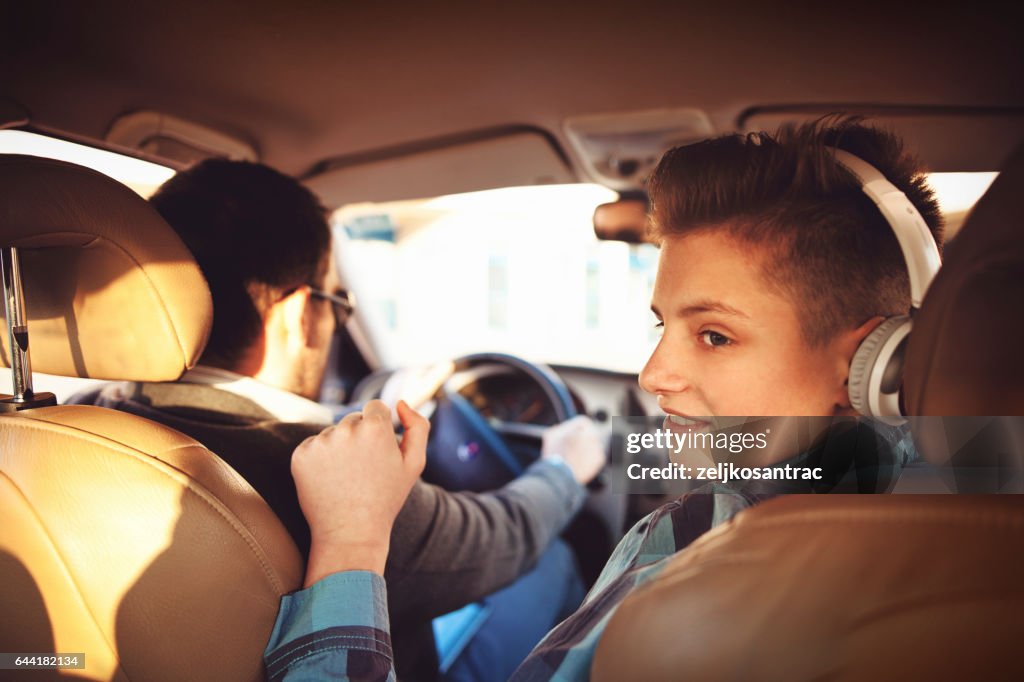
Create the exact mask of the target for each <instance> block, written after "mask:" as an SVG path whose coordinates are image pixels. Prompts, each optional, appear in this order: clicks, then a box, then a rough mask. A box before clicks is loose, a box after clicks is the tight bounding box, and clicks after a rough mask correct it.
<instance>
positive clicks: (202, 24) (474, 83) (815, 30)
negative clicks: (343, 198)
mask: <svg viewBox="0 0 1024 682" xmlns="http://www.w3.org/2000/svg"><path fill="white" fill-rule="evenodd" d="M873 4H877V5H878V7H877V8H874V7H872V5H873ZM880 17H881V18H883V19H884V20H880ZM1018 25H1019V23H1018V22H1016V21H1013V20H1008V18H1007V17H1001V16H998V14H997V13H996V12H981V11H977V10H976V9H972V10H971V11H970V12H957V11H955V9H954V10H950V9H947V8H943V7H933V8H931V9H929V10H928V11H921V10H920V9H917V8H912V7H904V6H901V5H892V4H891V3H889V4H882V3H873V2H870V1H869V2H866V3H862V4H861V5H859V6H858V7H857V9H856V11H853V10H851V9H850V8H849V7H846V6H840V4H839V3H836V5H834V6H833V5H821V6H817V7H815V10H814V12H813V14H811V13H807V12H806V10H801V9H800V8H793V7H774V6H768V5H765V6H751V7H748V8H745V9H744V11H743V12H741V13H737V12H735V11H734V9H733V8H731V7H728V6H716V5H701V6H698V7H694V6H692V5H691V6H686V3H677V2H647V3H643V2H642V3H640V4H638V5H630V6H622V5H621V3H593V4H592V5H589V6H587V7H586V8H585V9H583V8H581V6H579V5H578V3H572V2H568V1H566V2H559V1H554V0H553V1H551V2H545V3H539V2H531V1H529V0H526V1H524V2H522V3H515V4H513V5H508V4H505V5H501V6H495V7H482V6H479V5H478V4H473V3H461V2H453V3H446V4H445V5H444V6H440V7H435V6H430V7H428V6H409V5H408V4H407V3H406V4H403V3H400V2H396V1H392V0H383V1H382V2H379V3H361V4H352V3H328V2H312V1H300V2H295V3H289V4H287V5H281V4H280V3H277V2H272V1H271V0H250V1H249V2H234V1H232V2H216V3H204V4H199V3H196V4H192V3H183V4H180V5H176V6H166V5H160V4H155V5H151V4H147V3H142V4H138V3H130V2H125V1H124V0H116V1H112V2H106V3H101V4H95V3H71V4H68V3H60V2H57V0H39V1H38V2H34V3H18V4H16V5H15V6H14V7H12V8H11V16H10V20H9V21H7V22H5V27H4V28H3V29H0V31H4V32H5V34H6V35H4V36H3V37H4V40H0V55H2V56H3V58H4V62H5V67H6V69H5V70H6V73H5V79H4V80H5V85H4V90H5V92H4V94H5V95H7V96H8V97H10V98H12V99H13V100H15V101H16V102H18V103H20V105H22V106H23V107H24V108H25V109H27V110H28V112H29V116H30V119H31V121H32V123H33V125H34V126H36V127H38V128H40V129H50V130H58V131H63V132H64V133H66V134H67V135H68V136H73V137H76V138H79V139H83V138H84V139H90V140H93V141H96V140H103V139H104V137H105V135H106V134H107V132H108V129H109V127H110V125H111V124H112V122H113V121H115V120H116V119H117V118H118V117H120V116H122V115H124V114H125V113H129V112H132V111H140V110H154V111H159V112H163V113H167V114H170V115H173V116H178V117H180V118H182V119H185V120H189V121H194V122H196V123H200V124H202V125H205V126H208V127H210V128H213V129H215V130H219V131H222V132H224V133H225V134H228V135H231V136H233V137H235V138H237V139H242V140H251V141H252V142H253V145H254V146H255V147H256V148H257V149H259V151H260V157H261V160H262V161H264V162H265V163H268V164H270V165H272V166H274V167H276V168H279V169H281V170H283V171H285V172H287V173H290V174H292V175H296V176H300V177H306V176H311V175H314V174H317V173H319V171H320V170H322V169H323V168H324V163H325V160H327V163H328V165H331V163H333V162H332V161H331V160H334V161H335V162H336V161H337V160H339V159H341V160H343V161H345V160H347V163H349V164H350V165H349V166H348V167H349V168H352V167H353V166H352V165H351V164H352V162H353V159H359V158H364V159H370V158H371V157H373V156H375V155H377V154H379V153H380V152H381V150H384V151H385V152H386V151H387V150H394V149H396V148H399V147H401V146H403V145H409V144H413V145H415V144H418V143H417V142H416V141H424V140H426V141H429V140H437V139H446V138H449V137H451V136H457V135H460V134H464V133H465V131H480V130H490V129H495V128H500V127H505V126H518V125H523V126H528V127H531V128H534V129H539V130H542V131H545V133H546V134H548V135H550V136H551V138H552V139H553V140H554V142H555V143H556V144H555V145H552V148H553V149H557V150H566V149H568V148H569V146H568V144H567V141H566V139H565V134H564V131H563V129H562V124H563V122H564V120H565V119H566V118H568V117H572V116H578V115H585V114H594V113H607V112H616V111H635V110H640V109H651V108H658V107H695V108H699V109H701V110H703V111H705V112H706V113H707V114H708V117H709V119H710V120H711V122H712V124H713V126H714V129H715V132H716V133H721V132H731V131H735V130H740V129H743V127H744V121H745V120H746V122H747V123H749V122H750V120H751V119H750V114H749V112H750V111H751V110H752V109H757V110H760V111H765V110H768V109H770V108H772V107H776V108H777V107H780V106H781V107H784V108H788V109H793V110H798V109H800V108H801V107H805V106H807V104H806V103H814V102H837V103H840V104H847V103H854V104H855V103H861V104H859V105H857V106H860V107H868V106H876V105H886V106H892V105H902V106H906V107H910V108H914V107H939V108H942V107H946V108H948V107H959V106H963V105H964V104H965V103H966V104H970V105H972V106H975V105H976V106H979V107H987V108H996V109H1001V110H1012V111H1016V110H1018V109H1019V108H1021V107H1024V87H1022V85H1024V83H1022V80H1024V79H1022V75H1024V68H1022V66H1024V44H1022V43H1021V41H1019V39H1018V36H1017V26H1018ZM908 27H909V28H908ZM780 46H784V49H780ZM8 108H11V107H8V106H7V105H3V106H2V107H0V113H4V112H6V111H7V109H8ZM16 110H17V107H14V108H12V111H16ZM5 115H6V114H5ZM985 125H986V126H987V127H986V130H988V131H990V133H991V137H993V138H1000V137H1003V136H1005V137H1007V139H1006V143H1005V148H1006V149H1010V148H1012V147H1013V146H1014V144H1015V143H1016V142H1017V141H1018V140H1019V139H1020V136H1019V129H1018V128H1017V127H1016V126H1015V125H1014V126H1011V127H1009V128H1002V129H1000V128H999V127H998V126H996V125H995V124H994V123H993V122H992V120H991V118H990V119H988V121H987V123H985ZM1015 136H1016V137H1015ZM1010 138H1014V139H1010ZM410 141H412V142H410ZM932 151H933V150H931V149H928V148H922V149H921V154H922V157H923V158H924V160H925V162H926V163H929V164H931V165H933V166H936V165H937V164H935V162H934V161H933V158H932ZM947 151H948V150H947ZM947 151H943V152H942V154H940V155H938V156H936V157H935V159H936V160H941V161H942V163H941V164H939V165H941V166H943V167H941V168H940V167H936V168H935V169H936V170H953V169H954V168H948V167H945V166H946V165H957V166H962V167H961V168H955V169H956V170H962V169H964V168H966V165H971V164H974V165H977V164H978V163H979V162H977V161H972V159H974V158H975V157H974V156H973V155H974V150H973V149H971V144H970V140H969V139H968V140H967V143H965V144H962V145H961V151H960V152H959V157H951V156H948V154H947ZM423 153H424V152H422V151H421V152H417V153H416V154H414V155H412V157H418V158H422V154H423ZM555 153H556V154H557V153H558V152H555ZM563 153H564V152H563ZM947 158H948V161H947V160H945V159H947ZM398 160H399V159H398V157H393V158H392V159H391V163H392V164H393V165H394V164H397V163H398ZM570 160H571V165H572V172H574V173H575V174H576V175H577V176H581V166H580V164H579V163H578V161H577V160H576V159H570ZM373 163H375V164H376V163H379V160H378V159H374V160H373ZM965 164H966V165H965ZM394 167H397V165H394ZM985 170H992V168H986V169H985ZM459 184H460V183H459V182H458V181H454V182H453V185H452V188H451V190H452V191H457V189H458V185H459Z"/></svg>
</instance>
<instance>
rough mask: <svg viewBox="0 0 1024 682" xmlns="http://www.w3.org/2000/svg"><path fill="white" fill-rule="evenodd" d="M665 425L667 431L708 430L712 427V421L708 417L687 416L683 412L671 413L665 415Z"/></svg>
mask: <svg viewBox="0 0 1024 682" xmlns="http://www.w3.org/2000/svg"><path fill="white" fill-rule="evenodd" d="M664 427H665V430H667V431H675V432H677V433H689V432H693V431H707V430H709V429H710V428H711V422H709V421H707V420H706V419H695V418H693V417H685V416H683V415H681V414H669V415H668V416H667V417H665V423H664Z"/></svg>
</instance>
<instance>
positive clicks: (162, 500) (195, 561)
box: [0, 406, 302, 680]
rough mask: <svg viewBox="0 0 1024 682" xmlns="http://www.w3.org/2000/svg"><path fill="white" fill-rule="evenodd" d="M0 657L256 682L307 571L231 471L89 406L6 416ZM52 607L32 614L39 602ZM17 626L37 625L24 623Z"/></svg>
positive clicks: (132, 421)
mask: <svg viewBox="0 0 1024 682" xmlns="http://www.w3.org/2000/svg"><path fill="white" fill-rule="evenodd" d="M0 510H2V511H0V513H2V516H3V519H4V522H3V532H2V533H0V557H3V560H0V571H2V573H0V585H10V582H9V576H11V575H16V576H17V575H24V574H27V576H28V577H27V578H24V579H23V580H22V582H23V583H24V584H25V585H28V587H29V588H30V589H25V588H24V587H22V588H21V589H19V590H17V591H10V590H8V589H3V590H0V594H2V596H0V602H7V601H9V600H12V599H13V600H25V599H27V598H28V595H33V594H35V595H37V596H36V597H35V602H36V603H35V604H34V606H33V605H32V604H27V603H20V604H17V605H14V607H15V608H16V609H17V610H11V606H12V605H7V608H5V609H4V614H5V615H4V618H2V619H0V642H4V644H5V650H6V649H7V648H9V646H10V645H12V644H13V643H16V644H17V645H18V648H16V649H13V650H16V651H61V652H85V654H86V662H87V664H88V666H87V673H88V678H89V679H97V680H109V679H120V680H186V679H187V680H258V679H261V678H262V674H263V668H262V658H261V654H262V651H263V647H264V646H265V645H266V642H267V641H268V639H269V637H270V630H271V628H272V626H273V623H274V619H275V617H276V614H277V608H278V604H279V601H280V597H281V595H282V594H284V593H286V592H289V591H292V590H295V589H298V587H299V586H300V585H301V579H302V562H301V559H300V558H299V555H298V550H296V549H295V545H294V544H293V543H292V541H291V538H290V537H289V536H288V534H287V532H286V531H285V530H284V527H283V526H282V525H281V523H280V522H279V521H278V519H277V517H276V516H274V514H273V513H272V512H271V511H270V508H269V507H267V505H266V503H265V502H264V501H263V499H262V498H261V497H260V496H259V495H257V494H256V492H255V491H254V490H253V489H252V488H251V487H250V486H249V484H248V483H246V482H245V481H244V480H243V479H242V478H241V477H240V476H239V475H238V474H237V473H235V471H234V470H233V469H231V468H230V467H228V466H227V465H226V464H225V463H224V462H223V461H221V460H220V459H219V458H217V457H214V456H212V455H211V454H210V452H209V451H208V450H206V449H205V448H203V447H202V446H201V445H200V444H199V443H197V442H195V441H194V440H192V439H190V438H187V437H186V436H183V435H181V434H180V433H178V432H177V431H174V430H172V429H168V428H166V427H163V426H160V425H159V424H156V423H155V422H151V421H149V420H146V419H141V418H139V417H134V416H132V415H127V414H124V413H121V412H115V411H113V410H107V409H103V408H98V407H80V406H63V407H48V408H39V409H34V410H26V411H24V412H20V413H15V414H8V415H4V416H2V417H0ZM40 606H42V607H45V612H44V613H45V614H46V615H43V616H41V615H40V613H39V610H40V609H39V607H40ZM26 623H28V624H31V626H32V627H28V628H26Z"/></svg>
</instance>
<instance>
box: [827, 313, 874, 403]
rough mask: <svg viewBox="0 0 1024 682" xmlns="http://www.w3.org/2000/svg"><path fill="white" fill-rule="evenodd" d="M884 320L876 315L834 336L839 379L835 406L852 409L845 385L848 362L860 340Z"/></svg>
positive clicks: (850, 360)
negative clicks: (854, 327)
mask: <svg viewBox="0 0 1024 682" xmlns="http://www.w3.org/2000/svg"><path fill="white" fill-rule="evenodd" d="M884 320H885V318H884V317H882V316H881V315H877V316H875V317H872V318H871V319H869V320H868V321H867V322H865V323H864V324H862V325H860V326H859V327H857V328H856V329H850V330H847V331H845V332H840V334H839V336H838V337H836V340H835V351H836V353H835V357H836V376H837V378H838V379H839V381H838V382H837V385H838V386H839V388H838V389H837V391H836V405H837V407H839V408H843V409H844V410H849V409H852V408H851V407H850V398H849V394H848V387H847V386H848V382H849V378H850V363H851V362H852V361H853V356H854V354H855V353H856V352H857V348H858V347H859V346H860V344H861V341H863V340H864V339H866V338H867V336H868V334H870V333H871V332H872V331H874V329H875V327H877V326H878V325H880V324H881V323H882V321H884Z"/></svg>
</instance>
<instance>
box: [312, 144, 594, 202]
mask: <svg viewBox="0 0 1024 682" xmlns="http://www.w3.org/2000/svg"><path fill="white" fill-rule="evenodd" d="M576 180H577V178H576V176H575V174H574V173H573V171H572V169H571V167H570V164H569V162H568V159H567V158H566V156H565V154H564V152H562V150H561V149H560V148H559V147H558V146H557V143H556V142H555V141H554V139H553V138H551V137H550V136H548V135H547V134H546V133H544V132H543V131H540V130H534V129H530V128H523V129H516V130H513V131H503V132H487V133H483V134H477V135H470V136H466V137H463V138H460V139H447V140H435V141H428V142H423V143H417V144H413V145H406V146H403V147H396V148H393V149H389V150H383V151H380V152H371V153H367V154H360V155H358V156H349V157H342V158H339V159H334V160H332V161H329V162H327V163H325V164H323V165H322V167H321V168H319V169H317V170H316V171H314V173H312V174H311V175H310V176H308V177H307V178H305V179H304V182H305V184H306V186H307V187H309V188H310V189H311V190H312V191H313V192H315V193H316V194H317V195H319V196H320V197H321V198H322V199H323V201H324V203H325V204H326V205H327V206H331V207H337V206H344V205H345V204H351V203H356V202H364V201H396V200H400V199H422V198H426V197H436V196H441V195H446V194H459V193H462V192H476V191H480V190H486V189H496V188H499V187H519V186H526V185H547V184H562V183H571V182H576Z"/></svg>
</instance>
